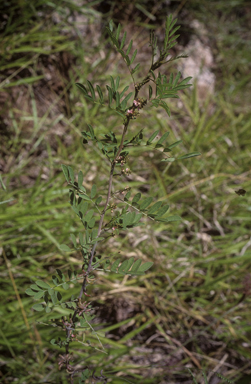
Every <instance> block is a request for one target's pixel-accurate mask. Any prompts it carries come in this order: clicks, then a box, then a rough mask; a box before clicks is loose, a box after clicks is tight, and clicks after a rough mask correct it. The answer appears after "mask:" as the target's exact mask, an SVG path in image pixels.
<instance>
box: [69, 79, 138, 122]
mask: <svg viewBox="0 0 251 384" xmlns="http://www.w3.org/2000/svg"><path fill="white" fill-rule="evenodd" d="M119 84H120V77H119V76H118V77H117V78H116V79H114V78H113V77H112V76H110V85H106V90H107V99H106V100H105V97H104V94H103V91H102V90H101V87H100V86H99V85H96V92H95V88H94V86H93V84H92V83H91V82H90V81H89V80H87V86H88V87H86V86H85V85H83V84H80V83H76V85H77V87H78V88H79V89H80V90H81V91H82V93H83V94H84V97H85V98H86V99H87V100H89V101H92V102H93V103H97V104H100V105H105V104H107V105H108V107H109V108H110V109H111V110H113V111H115V112H116V113H118V114H119V115H120V116H121V117H125V112H126V109H127V103H128V101H129V100H130V98H131V97H132V94H133V93H132V92H130V93H128V94H127V95H126V92H127V91H128V89H129V86H126V87H125V88H124V89H123V90H122V91H121V92H119V90H118V89H119Z"/></svg>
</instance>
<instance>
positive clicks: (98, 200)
mask: <svg viewBox="0 0 251 384" xmlns="http://www.w3.org/2000/svg"><path fill="white" fill-rule="evenodd" d="M101 201H102V196H99V197H98V198H97V199H96V201H95V204H96V205H99V204H100V203H101Z"/></svg>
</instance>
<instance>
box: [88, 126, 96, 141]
mask: <svg viewBox="0 0 251 384" xmlns="http://www.w3.org/2000/svg"><path fill="white" fill-rule="evenodd" d="M87 125H88V128H89V131H90V134H91V137H92V139H94V138H95V135H94V130H93V128H92V126H91V124H87Z"/></svg>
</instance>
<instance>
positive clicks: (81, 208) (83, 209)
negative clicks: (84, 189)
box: [78, 197, 89, 216]
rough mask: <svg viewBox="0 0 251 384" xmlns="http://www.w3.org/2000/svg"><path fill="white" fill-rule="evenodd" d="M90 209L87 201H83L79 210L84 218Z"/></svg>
mask: <svg viewBox="0 0 251 384" xmlns="http://www.w3.org/2000/svg"><path fill="white" fill-rule="evenodd" d="M88 199H89V197H88ZM88 207H89V204H88V203H87V201H85V202H84V201H83V200H82V201H81V203H80V204H79V206H78V209H79V211H80V212H81V213H82V216H83V215H84V214H85V213H86V211H87V209H88Z"/></svg>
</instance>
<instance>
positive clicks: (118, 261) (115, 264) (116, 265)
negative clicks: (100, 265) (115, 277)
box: [111, 259, 120, 272]
mask: <svg viewBox="0 0 251 384" xmlns="http://www.w3.org/2000/svg"><path fill="white" fill-rule="evenodd" d="M119 263H120V259H117V260H116V261H115V262H114V263H113V264H112V266H111V271H112V272H117V268H118V266H119Z"/></svg>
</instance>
